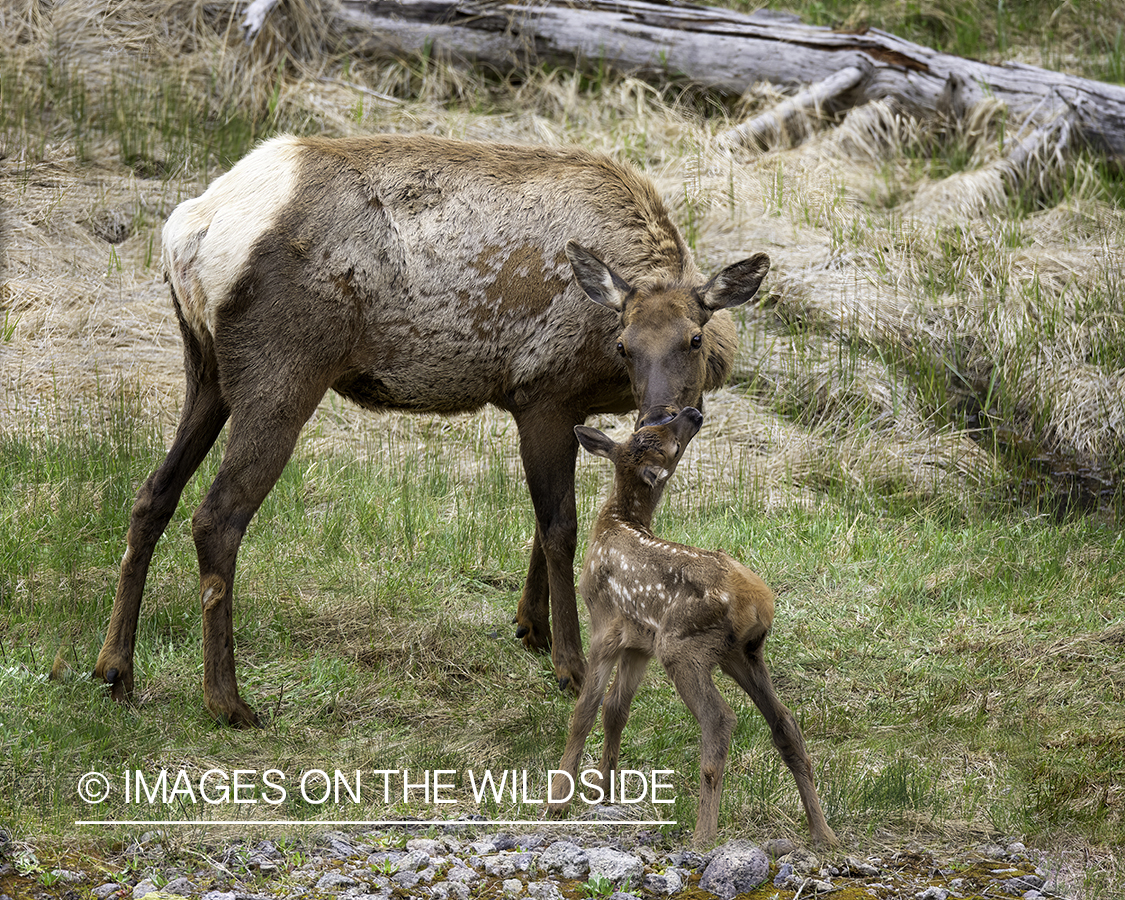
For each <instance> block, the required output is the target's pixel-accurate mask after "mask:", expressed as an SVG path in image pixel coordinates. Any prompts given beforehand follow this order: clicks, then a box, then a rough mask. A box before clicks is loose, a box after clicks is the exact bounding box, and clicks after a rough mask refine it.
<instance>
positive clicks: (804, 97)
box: [721, 66, 867, 150]
mask: <svg viewBox="0 0 1125 900" xmlns="http://www.w3.org/2000/svg"><path fill="white" fill-rule="evenodd" d="M866 77H867V76H866V73H865V72H864V71H863V70H862V69H858V68H856V67H855V66H848V67H847V68H846V69H841V70H840V71H839V72H836V73H834V74H832V75H829V76H828V77H827V78H825V79H824V80H823V81H818V82H817V83H816V84H814V85H811V86H810V87H808V88H806V89H805V90H803V91H801V92H800V93H799V94H797V95H796V96H793V97H790V98H789V99H788V100H783V101H782V102H781V103H779V104H778V105H777V106H775V107H773V108H772V109H768V110H766V111H765V112H764V113H762V114H761V115H757V116H755V117H754V118H753V119H750V120H749V121H747V122H743V123H742V124H741V125H739V126H737V127H735V128H732V129H731V130H730V131H728V132H726V133H725V134H724V135H722V137H721V140H722V142H723V143H724V144H727V145H737V144H741V145H743V146H747V147H760V148H762V149H763V150H768V149H770V148H772V147H776V146H779V145H782V144H786V143H792V144H796V143H800V141H802V140H804V138H805V136H806V135H807V133H808V131H809V125H808V123H809V120H810V118H812V117H813V116H818V115H821V114H824V113H828V112H836V111H837V107H838V106H839V105H840V104H839V103H838V101H839V98H840V97H842V96H845V95H847V94H848V93H849V92H851V91H854V90H855V88H856V87H858V86H859V84H860V83H861V82H862V81H863V79H864V78H866Z"/></svg>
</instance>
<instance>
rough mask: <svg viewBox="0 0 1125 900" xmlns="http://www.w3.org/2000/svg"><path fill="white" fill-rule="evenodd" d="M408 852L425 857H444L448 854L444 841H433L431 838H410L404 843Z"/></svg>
mask: <svg viewBox="0 0 1125 900" xmlns="http://www.w3.org/2000/svg"><path fill="white" fill-rule="evenodd" d="M406 849H407V851H408V852H421V853H425V854H426V855H427V856H444V855H445V854H446V853H447V852H448V848H447V847H446V846H445V842H444V841H435V840H432V839H431V838H412V839H411V840H409V841H407V842H406Z"/></svg>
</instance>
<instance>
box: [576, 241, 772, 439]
mask: <svg viewBox="0 0 1125 900" xmlns="http://www.w3.org/2000/svg"><path fill="white" fill-rule="evenodd" d="M566 255H567V257H569V259H570V265H571V268H573V270H574V277H575V279H576V280H577V282H578V284H579V286H581V288H582V290H583V291H585V292H586V296H588V297H589V298H590V299H591V300H593V301H594V302H595V303H600V304H601V305H602V306H605V307H608V308H609V309H612V310H614V311H615V312H616V313H617V314H618V315H619V316H620V317H621V331H620V333H619V335H618V337H617V352H618V353H619V354H620V355H621V356H622V358H623V359H624V360H625V365H626V366H627V368H628V370H629V381H630V383H631V385H632V389H633V400H634V401H635V402H636V404H637V409H638V410H639V413H638V416H637V424H636V427H638V428H640V427H642V426H645V425H659V424H662V423H664V422H667V421H669V420H670V419H672V418H673V417H674V416H675V415H676V414H677V413H678V412H679V411H680V410H682V409H684V408H686V407H692V406H693V407H696V408H697V409H698V408H701V407H702V404H703V391H704V390H706V389H710V388H715V387H718V386H719V384H720V383H721V382H722V381H723V380H724V379H725V376H726V373H727V372H728V371H729V368H730V364H731V356H732V354H733V346H730V345H729V344H728V343H727V342H723V341H720V340H718V339H717V338H716V336H715V334H713V333H712V332H713V329H707V328H706V327H705V326H706V325H707V323H708V322H709V321H710V320H711V316H712V315H714V313H715V312H717V311H718V310H721V309H729V308H731V307H732V306H739V305H741V304H743V303H745V302H746V301H747V300H749V299H750V298H751V297H753V296H754V294H755V293H756V292H757V290H758V286H759V285H760V284H761V283H762V279H763V278H764V277H765V275H766V272H768V271H769V267H770V260H769V257H768V256H767V255H766V254H765V253H756V254H754V255H753V256H751V257H750V258H749V259H744V260H742V261H740V262H736V263H732V264H731V265H729V266H727V267H726V268H725V269H723V270H722V271H721V272H719V273H718V274H717V275H715V277H714V278H712V279H711V280H710V281H708V282H707V283H706V284H704V285H703V286H702V287H692V286H691V285H683V284H673V285H664V286H661V287H658V288H656V289H644V288H640V287H636V286H634V285H631V284H629V283H628V282H627V281H625V280H624V279H623V278H621V277H620V276H619V275H618V274H617V273H616V272H614V271H613V269H611V268H610V267H609V266H608V265H606V264H605V263H604V262H603V261H602V260H601V259H600V258H599V257H598V256H596V255H595V254H594V253H592V252H591V251H589V250H587V249H586V248H584V247H582V246H580V245H579V244H577V243H576V242H574V241H570V242H569V243H568V244H567V245H566ZM717 373H721V374H717Z"/></svg>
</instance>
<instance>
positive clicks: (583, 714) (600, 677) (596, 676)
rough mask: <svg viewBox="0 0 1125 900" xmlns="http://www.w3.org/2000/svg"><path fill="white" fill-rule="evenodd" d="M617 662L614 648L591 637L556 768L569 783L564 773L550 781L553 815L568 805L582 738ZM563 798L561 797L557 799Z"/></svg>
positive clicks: (585, 735)
mask: <svg viewBox="0 0 1125 900" xmlns="http://www.w3.org/2000/svg"><path fill="white" fill-rule="evenodd" d="M615 662H617V657H616V648H614V647H610V646H607V644H605V643H599V642H598V641H597V639H596V638H595V639H594V642H593V646H592V647H591V648H590V672H589V677H588V678H587V679H586V683H585V684H584V685H583V686H582V693H581V694H579V695H578V702H577V703H575V704H574V712H573V713H572V714H571V716H570V727H569V729H568V731H567V738H566V749H565V750H564V751H563V755H562V760H561V761H560V762H559V770H560V771H561V772H566V773H567V775H569V776H570V779H569V782H568V780H567V778H566V776H564V775H556V776H555V777H554V779H553V780H552V782H551V789H550V793H549V797H551V798H560V799H557V800H554V801H552V802H551V803H549V804H548V807H549V810H550V812H551V813H552V814H553V815H559V814H560V813H561V812H562V811H563V810H565V809H566V807H567V806H568V805H569V804H570V798H571V795H572V792H573V791H574V790H575V789H576V788H577V783H578V764H579V763H580V762H581V760H582V750H583V748H584V747H585V746H586V737H587V736H588V735H589V734H590V729H591V728H593V727H594V720H595V719H596V718H597V717H598V707H599V706H600V705H601V703H602V697H603V696H604V695H605V686H606V684H608V683H609V676H610V674H611V673H612V672H613V666H614V663H615ZM561 798H565V799H561Z"/></svg>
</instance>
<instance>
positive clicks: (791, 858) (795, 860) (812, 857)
mask: <svg viewBox="0 0 1125 900" xmlns="http://www.w3.org/2000/svg"><path fill="white" fill-rule="evenodd" d="M778 863H789V865H791V866H792V867H793V870H794V871H795V872H803V873H805V874H806V875H807V874H810V873H812V872H817V871H819V869H820V857H819V856H817V855H816V854H815V853H813V852H812V851H811V850H806V849H805V848H804V847H798V848H797V849H796V850H794V851H792V852H791V853H786V854H785V855H784V856H783V857H781V858H780V859H779V860H778Z"/></svg>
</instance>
